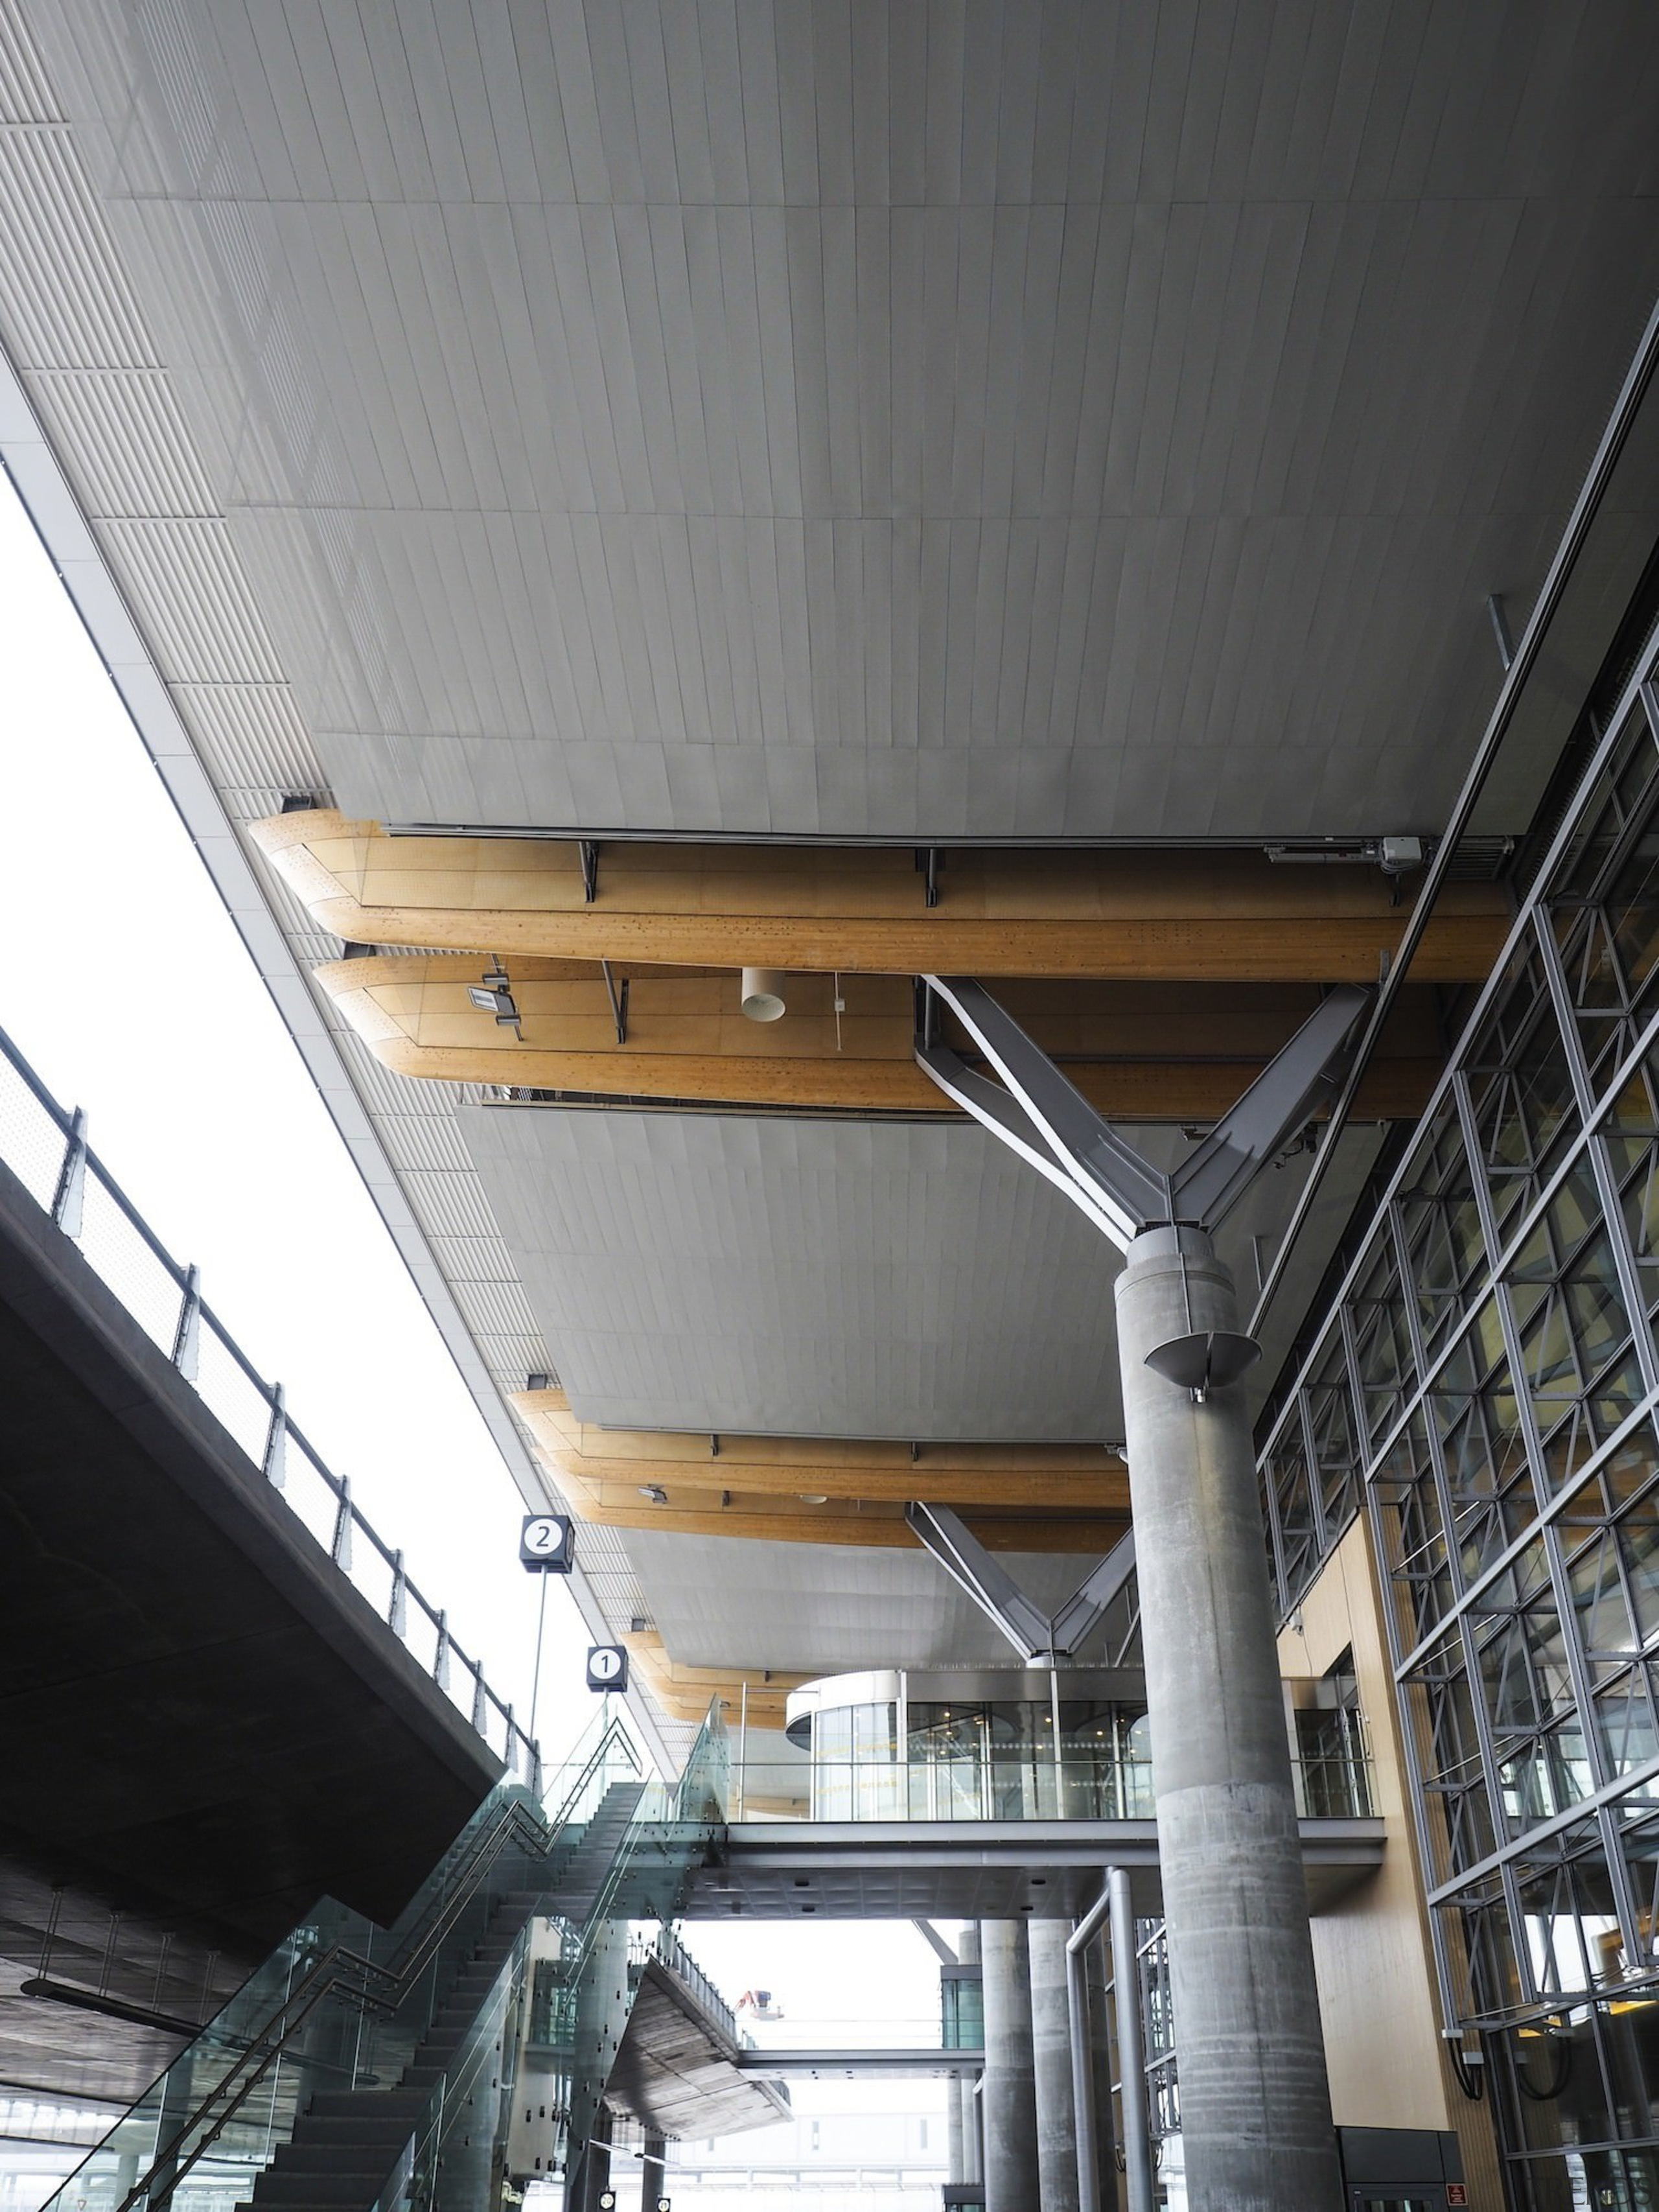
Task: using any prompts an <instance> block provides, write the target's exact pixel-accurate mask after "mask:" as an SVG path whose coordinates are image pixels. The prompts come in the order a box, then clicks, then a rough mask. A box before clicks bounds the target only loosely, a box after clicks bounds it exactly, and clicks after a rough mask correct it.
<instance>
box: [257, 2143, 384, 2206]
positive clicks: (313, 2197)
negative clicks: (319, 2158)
mask: <svg viewBox="0 0 1659 2212" xmlns="http://www.w3.org/2000/svg"><path fill="white" fill-rule="evenodd" d="M395 2164H396V2158H395V2156H392V2157H386V2158H382V2159H381V2160H380V2163H379V2164H378V2165H377V2166H352V2167H350V2168H349V2169H341V2170H339V2171H336V2172H317V2173H278V2172H276V2170H275V2168H274V2167H267V2168H266V2170H265V2172H264V2173H262V2174H261V2175H260V2177H259V2179H258V2181H257V2182H256V2183H255V2184H254V2187H253V2195H254V2201H255V2202H256V2203H260V2204H337V2203H340V2202H341V2200H342V2199H344V2200H345V2201H346V2202H348V2203H351V2202H355V2203H356V2204H357V2205H358V2206H359V2207H360V2208H361V2207H362V2206H363V2205H366V2204H372V2203H374V2199H375V2198H376V2197H378V2196H379V2195H380V2185H381V2184H382V2183H383V2182H384V2181H385V2180H386V2176H387V2175H388V2174H389V2173H390V2172H391V2171H392V2166H394V2165H395Z"/></svg>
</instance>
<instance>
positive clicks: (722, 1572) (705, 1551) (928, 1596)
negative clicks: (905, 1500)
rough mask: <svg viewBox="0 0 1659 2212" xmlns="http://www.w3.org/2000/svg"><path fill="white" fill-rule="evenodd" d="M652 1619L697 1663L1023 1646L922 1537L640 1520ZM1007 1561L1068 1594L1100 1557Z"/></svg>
mask: <svg viewBox="0 0 1659 2212" xmlns="http://www.w3.org/2000/svg"><path fill="white" fill-rule="evenodd" d="M624 1541H625V1542H626V1544H627V1547H628V1553H629V1558H630V1559H632V1561H633V1563H634V1569H635V1573H636V1574H637V1575H638V1577H639V1580H640V1587H641V1589H643V1590H644V1591H645V1593H646V1597H647V1601H648V1603H649V1604H650V1606H651V1609H652V1620H653V1622H654V1624H655V1626H656V1628H657V1630H658V1632H659V1634H660V1635H661V1637H662V1638H663V1641H664V1642H665V1644H666V1645H667V1646H668V1649H669V1650H671V1652H672V1653H673V1655H674V1657H675V1659H676V1660H677V1661H678V1662H679V1663H680V1664H681V1665H682V1666H688V1667H748V1668H756V1667H770V1668H774V1669H775V1670H776V1671H777V1672H779V1673H793V1674H837V1673H842V1672H845V1671H847V1670H848V1669H850V1668H860V1667H943V1666H951V1665H957V1664H960V1665H963V1666H967V1665H981V1664H983V1665H990V1666H1006V1665H1011V1664H1012V1663H1013V1654H1012V1651H1011V1650H1010V1649H1009V1647H1008V1645H1007V1644H1006V1643H1005V1642H1004V1640H1003V1638H1001V1637H1000V1635H999V1634H998V1633H997V1632H996V1630H995V1629H994V1628H993V1627H992V1626H991V1624H990V1622H989V1621H988V1620H987V1619H986V1618H985V1615H984V1614H983V1613H981V1611H980V1610H979V1608H978V1607H977V1606H975V1604H974V1603H973V1602H972V1601H971V1600H970V1599H969V1598H967V1597H964V1596H963V1593H962V1592H961V1591H960V1590H959V1589H957V1586H956V1584H955V1583H953V1582H952V1581H951V1579H950V1577H949V1576H948V1575H946V1574H945V1571H944V1570H943V1569H942V1568H941V1567H939V1565H937V1563H936V1562H935V1561H934V1560H933V1559H930V1558H929V1557H928V1555H927V1553H925V1552H923V1551H921V1549H920V1548H919V1547H918V1548H917V1549H915V1550H914V1551H899V1550H895V1549H887V1548H881V1549H876V1548H873V1547H872V1549H871V1550H869V1551H864V1550H861V1549H860V1548H858V1547H854V1546H848V1545H841V1544H772V1543H762V1542H755V1541H742V1542H738V1541H732V1540H728V1539H726V1538H722V1537H719V1536H682V1535H675V1534H668V1533H665V1534H661V1535H657V1534H653V1533H652V1532H651V1531H649V1530H640V1529H629V1531H628V1532H627V1534H626V1535H625V1537H624ZM1008 1564H1009V1565H1010V1567H1011V1568H1012V1571H1013V1572H1014V1573H1015V1574H1016V1575H1017V1576H1018V1578H1019V1582H1020V1584H1021V1587H1022V1588H1024V1589H1027V1590H1028V1591H1029V1592H1030V1595H1031V1596H1032V1597H1033V1598H1034V1599H1035V1600H1036V1602H1037V1603H1038V1604H1039V1605H1044V1606H1059V1605H1060V1604H1062V1603H1063V1602H1064V1601H1065V1600H1066V1598H1068V1597H1069V1596H1070V1595H1071V1594H1072V1592H1073V1590H1074V1589H1076V1588H1077V1586H1078V1584H1079V1582H1081V1581H1082V1579H1083V1577H1084V1575H1085V1573H1086V1572H1087V1571H1088V1569H1089V1567H1090V1566H1091V1565H1092V1562H1091V1560H1090V1559H1085V1558H1083V1557H1082V1556H1080V1555H1079V1556H1076V1557H1071V1556H1063V1557H1052V1558H1051V1557H1048V1556H1043V1555H1038V1554H1034V1553H1021V1554H1019V1555H1018V1556H1017V1557H1014V1558H1012V1559H1009V1561H1008Z"/></svg>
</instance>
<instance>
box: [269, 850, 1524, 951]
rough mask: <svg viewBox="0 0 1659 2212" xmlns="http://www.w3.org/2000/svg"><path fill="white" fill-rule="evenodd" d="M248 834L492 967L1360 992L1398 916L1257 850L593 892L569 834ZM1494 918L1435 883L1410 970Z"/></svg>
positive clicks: (990, 856)
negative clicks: (499, 963)
mask: <svg viewBox="0 0 1659 2212" xmlns="http://www.w3.org/2000/svg"><path fill="white" fill-rule="evenodd" d="M252 836H253V837H254V839H255V842H257V843H258V846H259V848H260V849H261V851H262V852H263V853H264V855H265V857H266V859H267V860H269V861H270V863H271V865H272V866H273V867H274V868H275V869H276V872H277V873H278V874H279V875H281V876H282V877H283V880H284V881H285V882H286V883H287V884H288V886H289V889H290V890H292V891H293V892H294V893H295V896H297V897H298V898H299V899H300V901H301V903H302V904H303V905H305V906H306V907H307V908H308V909H309V911H310V913H311V915H312V916H313V919H314V920H315V921H317V922H318V923H319V925H320V926H321V927H323V928H325V929H328V930H331V931H332V932H333V933H334V934H335V935H336V936H337V937H341V938H343V939H346V940H347V941H348V942H349V943H352V944H358V945H406V946H409V947H410V948H411V949H419V948H426V949H428V950H431V951H492V952H497V953H501V954H502V955H504V956H507V957H520V956H528V957H544V958H555V959H586V960H590V961H597V960H599V959H606V960H610V961H612V962H617V961H629V962H633V963H660V964H665V965H668V966H673V967H721V968H737V967H740V966H744V965H750V966H757V967H766V968H781V969H787V970H789V971H791V972H792V973H794V974H805V973H817V974H830V973H840V974H843V975H921V974H927V973H930V972H931V973H933V974H945V973H956V974H972V975H984V976H1000V975H1051V976H1065V977H1072V978H1078V977H1085V976H1097V977H1103V978H1109V977H1115V978H1119V979H1121V980H1127V981H1134V980H1140V981H1152V982H1176V981H1206V980H1207V981H1277V982H1325V983H1337V982H1358V983H1373V982H1375V981H1376V977H1377V973H1378V969H1379V965H1380V963H1382V962H1383V959H1384V958H1385V957H1389V956H1391V955H1392V953H1393V951H1394V949H1395V945H1397V944H1398V943H1399V941H1400V937H1401V931H1402V929H1403V928H1404V927H1405V923H1406V921H1407V915H1408V914H1409V905H1408V904H1407V905H1402V906H1398V907H1397V906H1395V904H1394V903H1393V898H1394V889H1395V886H1394V885H1393V884H1391V883H1390V882H1389V879H1387V878H1384V877H1383V875H1382V873H1381V872H1379V871H1378V870H1377V869H1376V868H1373V867H1369V866H1354V867H1292V866H1274V865H1273V864H1272V863H1271V862H1269V861H1268V860H1267V858H1266V857H1265V855H1264V854H1261V853H1256V852H1239V851H1231V850H1228V851H1209V852H1205V853H1202V854H1197V853H1173V852H1160V851H1146V850H1124V849H1117V850H1109V851H1078V850H1075V849H1071V850H1054V851H1011V850H1006V849H996V850H993V849H977V848H975V849H970V850H965V851H952V852H951V854H950V855H949V864H948V866H945V868H944V869H943V870H942V871H941V872H939V873H938V874H937V875H934V874H933V873H931V872H930V873H929V874H928V875H927V876H925V877H924V876H923V875H921V874H919V873H918V872H917V870H916V869H915V866H914V864H913V860H912V856H911V855H910V854H908V852H896V851H893V850H891V849H889V848H864V847H832V848H825V847H816V846H813V847H804V846H787V847H785V846H775V845H769V846H742V845H696V844H649V843H632V842H629V843H621V844H617V845H615V846H611V847H608V848H606V850H605V854H604V856H603V859H602V861H601V862H600V864H599V867H598V869H597V872H595V873H594V874H593V875H592V878H590V877H589V876H588V875H587V874H586V872H585V871H584V867H583V856H582V850H581V847H580V843H579V842H577V841H575V840H570V839H553V838H535V837H476V836H398V837H394V836H389V835H388V834H387V833H386V831H385V830H384V829H381V828H380V825H379V824H378V823H373V822H360V821H351V820H349V819H348V818H347V817H345V816H343V815H341V814H339V813H337V812H335V811H332V810H331V809H320V808H319V809H311V810H306V811H296V812H294V813H289V814H282V815H277V816H275V817H271V818H270V819H269V820H267V821H264V822H261V823H255V824H254V825H253V828H252ZM930 884H931V885H932V886H933V889H934V890H935V891H936V894H937V902H936V903H934V904H931V905H930V904H929V903H928V899H927V892H928V886H929V885H930ZM590 885H591V889H592V896H591V897H590V896H589V890H590ZM1508 921H1509V906H1508V901H1507V898H1506V896H1505V894H1504V891H1503V890H1502V889H1501V888H1500V887H1498V886H1497V885H1494V884H1453V885H1449V886H1448V888H1447V889H1446V890H1445V891H1444V892H1443V895H1442V897H1441V900H1440V902H1439V904H1438V907H1437V911H1436V913H1435V915H1434V918H1433V920H1432V921H1430V923H1429V924H1428V926H1427V927H1426V929H1425V933H1424V935H1423V940H1422V945H1421V947H1420V949H1419V952H1418V955H1417V957H1416V961H1415V963H1414V964H1413V974H1414V975H1416V976H1418V977H1419V979H1420V980H1422V981H1429V982H1448V981H1474V980H1476V979H1478V978H1480V977H1482V976H1484V975H1486V972H1487V970H1488V969H1489V968H1490V966H1491V964H1492V960H1493V959H1494V958H1495V957H1496V956H1497V953H1498V949H1499V947H1500V946H1501V945H1502V943H1503V939H1504V931H1505V928H1506V927H1507V924H1508Z"/></svg>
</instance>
